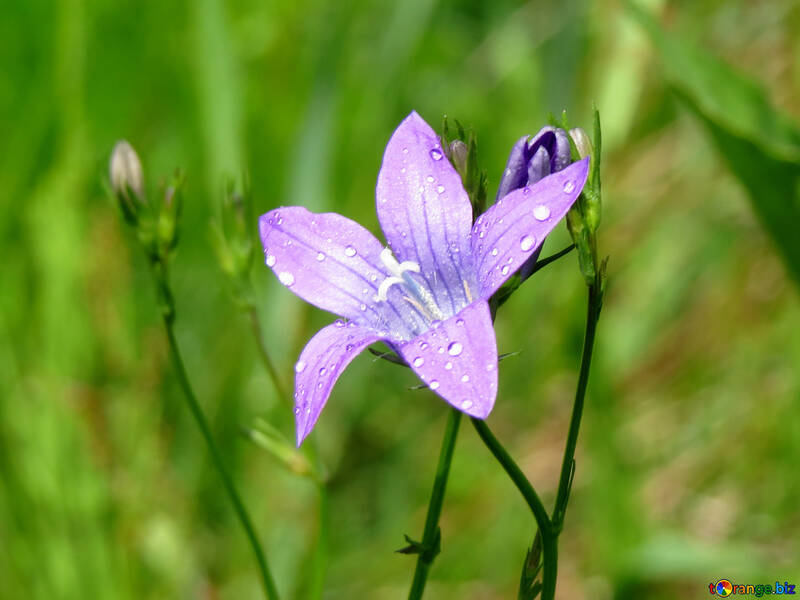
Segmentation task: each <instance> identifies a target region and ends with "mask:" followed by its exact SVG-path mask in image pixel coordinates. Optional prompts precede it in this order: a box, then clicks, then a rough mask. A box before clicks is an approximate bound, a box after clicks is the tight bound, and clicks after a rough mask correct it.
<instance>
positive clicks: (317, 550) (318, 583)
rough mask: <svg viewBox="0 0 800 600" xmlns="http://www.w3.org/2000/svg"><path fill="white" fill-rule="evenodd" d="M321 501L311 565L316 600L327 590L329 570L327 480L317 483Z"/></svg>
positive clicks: (310, 595) (312, 585) (313, 591)
mask: <svg viewBox="0 0 800 600" xmlns="http://www.w3.org/2000/svg"><path fill="white" fill-rule="evenodd" d="M317 495H318V502H319V522H318V524H317V527H318V528H319V529H318V531H317V543H316V545H315V546H314V556H313V558H312V567H311V569H312V570H311V593H310V594H309V597H310V598H312V599H314V600H319V599H320V598H322V594H323V592H324V591H325V574H326V572H327V570H328V540H329V530H330V505H329V502H328V488H327V487H326V486H325V482H323V481H320V482H319V483H318V484H317Z"/></svg>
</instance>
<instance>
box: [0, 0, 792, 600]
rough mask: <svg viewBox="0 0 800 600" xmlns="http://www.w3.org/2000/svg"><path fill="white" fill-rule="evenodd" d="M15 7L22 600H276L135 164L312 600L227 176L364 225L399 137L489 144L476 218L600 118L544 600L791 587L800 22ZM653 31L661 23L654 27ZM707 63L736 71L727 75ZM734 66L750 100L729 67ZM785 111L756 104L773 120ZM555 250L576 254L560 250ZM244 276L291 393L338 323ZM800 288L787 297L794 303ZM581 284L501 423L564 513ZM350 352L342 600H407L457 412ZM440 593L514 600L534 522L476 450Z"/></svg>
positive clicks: (765, 9)
mask: <svg viewBox="0 0 800 600" xmlns="http://www.w3.org/2000/svg"><path fill="white" fill-rule="evenodd" d="M645 4H646V7H645V10H646V11H647V14H651V15H653V20H648V18H647V17H646V16H645V17H643V16H642V15H639V13H638V12H637V11H635V10H633V9H632V8H630V7H627V6H626V5H625V4H623V3H619V2H615V1H611V0H596V1H590V0H563V1H561V2H557V3H551V2H530V3H525V4H523V3H519V2H511V1H508V0H496V1H493V2H480V1H478V0H472V1H466V2H449V1H442V2H436V1H435V0H405V1H404V2H393V1H388V0H368V1H365V2H356V1H348V0H345V1H343V2H323V1H320V0H298V1H297V2H289V1H269V2H257V1H255V0H235V1H232V2H228V3H224V2H222V1H221V0H193V1H184V2H174V3H169V2H164V3H160V2H147V3H145V2H133V1H122V2H120V1H113V2H112V1H110V0H101V1H97V2H82V1H81V0H60V1H45V0H5V1H4V2H3V4H2V7H1V8H0V17H1V18H0V66H1V67H2V68H0V132H1V134H2V135H1V136H0V198H1V199H2V200H1V201H0V252H2V269H0V281H1V282H2V283H1V284H0V336H1V337H2V339H3V342H2V344H0V597H2V598H13V599H16V598H37V599H38V598H42V599H45V598H46V599H48V600H50V599H53V598H59V599H61V598H64V599H71V598H81V599H85V598H137V599H139V598H220V599H233V598H237V599H238V598H257V597H259V587H258V585H259V584H258V579H257V573H256V570H255V566H254V562H253V560H252V557H251V554H250V550H249V548H248V546H247V545H246V542H245V538H244V536H243V534H242V533H241V531H240V529H239V525H238V523H237V522H236V521H235V519H234V517H233V513H232V511H231V509H230V506H229V505H228V503H227V499H226V498H225V496H224V495H223V491H222V488H221V486H220V485H219V482H218V479H217V476H216V473H215V472H214V471H213V470H212V469H211V464H210V462H209V458H208V455H207V453H206V450H205V448H204V446H203V445H202V442H201V439H200V437H199V435H198V433H197V431H196V429H195V426H194V423H193V422H192V421H191V420H190V416H189V414H188V413H187V411H186V410H185V406H184V405H183V401H182V399H181V397H180V389H179V388H178V387H177V384H176V381H175V379H174V377H173V373H172V370H171V367H170V365H169V362H168V355H167V352H166V344H165V339H164V336H163V332H162V329H161V324H160V321H159V316H158V313H157V310H156V308H155V299H154V293H153V291H152V285H151V281H150V278H149V274H148V270H147V265H146V262H145V260H144V259H143V256H142V255H141V252H140V251H139V248H138V247H137V245H136V243H135V240H134V239H133V238H132V236H131V235H130V234H129V232H128V231H127V230H126V228H125V227H124V226H123V224H122V220H121V218H120V216H119V212H118V209H117V207H116V206H114V204H113V203H111V202H110V201H109V200H108V199H107V198H106V196H105V195H104V192H103V187H102V181H103V178H104V177H105V171H106V165H107V159H108V154H109V152H110V150H111V147H112V145H113V143H114V141H115V140H117V139H118V138H121V137H125V138H127V139H129V140H130V141H131V143H132V144H133V145H134V146H135V147H136V148H137V149H138V151H139V153H140V155H141V156H142V159H143V162H144V166H145V172H146V174H147V175H148V177H149V180H150V184H151V187H153V188H154V187H155V184H156V181H157V180H158V178H159V177H160V176H164V175H167V174H168V173H170V172H171V170H172V169H174V168H175V167H176V166H181V167H183V168H184V169H185V170H186V172H187V174H188V179H189V188H188V192H187V196H186V204H185V210H184V219H183V222H182V227H181V229H182V239H181V242H180V246H179V249H178V253H177V255H176V258H175V260H174V262H173V267H172V275H173V281H174V287H175V294H176V302H177V309H178V320H177V330H178V331H177V332H178V337H179V340H180V343H181V345H182V347H183V350H184V353H185V357H186V362H187V367H188V370H189V372H190V375H191V377H192V379H193V383H194V385H195V388H196V390H197V392H198V395H199V396H200V399H201V402H202V403H203V405H204V407H205V409H206V411H207V413H208V415H209V417H210V418H211V420H212V421H213V428H214V431H215V435H216V436H217V439H218V440H219V441H220V444H221V445H222V446H223V449H224V451H225V456H226V460H227V461H228V463H229V464H230V465H231V468H232V470H233V471H234V475H235V479H236V481H237V483H238V485H239V488H240V490H241V492H242V493H243V495H244V496H245V500H246V503H247V505H248V506H249V507H250V509H251V511H252V513H253V516H254V519H255V521H256V526H257V529H258V531H259V533H260V535H261V537H262V539H263V541H264V544H265V546H266V549H267V552H268V555H269V558H270V561H271V563H272V566H273V570H274V572H275V575H276V579H277V580H278V583H279V587H280V589H281V591H282V592H283V594H284V596H285V597H286V598H303V597H306V591H307V588H308V578H309V576H308V563H309V560H310V559H309V553H310V549H311V547H312V545H313V544H314V540H315V536H316V532H317V521H316V519H317V517H316V514H317V508H316V493H315V488H314V486H313V484H312V483H311V482H309V481H308V480H307V479H303V478H300V477H298V476H296V475H294V474H292V473H289V472H287V471H286V469H285V468H284V467H283V466H282V465H281V464H280V463H279V462H278V461H276V460H275V459H274V458H273V457H272V456H271V455H270V454H268V453H266V452H265V451H264V450H263V449H261V448H260V447H258V446H256V445H254V444H253V443H252V442H250V441H249V440H248V439H246V438H244V437H243V436H242V435H241V434H240V426H242V425H250V424H252V423H253V422H254V420H255V419H256V417H258V416H266V417H267V418H268V419H269V420H270V421H272V422H273V423H275V424H276V426H278V427H279V428H280V429H281V430H283V431H284V432H285V433H286V434H287V436H290V437H291V424H290V414H289V409H288V408H286V407H285V404H283V401H282V399H280V398H278V397H276V394H275V392H274V391H273V387H272V386H271V384H270V382H269V380H268V379H267V377H266V375H265V371H264V369H263V367H262V365H261V364H260V362H259V360H258V356H257V353H256V347H255V344H254V342H253V340H252V336H251V335H250V331H249V328H248V322H247V319H246V316H245V315H243V314H242V313H241V312H240V311H239V310H237V308H236V307H235V306H234V304H233V302H232V300H231V295H230V293H229V290H228V287H227V284H226V281H225V278H224V277H223V276H222V274H221V272H220V269H219V268H218V266H217V263H216V260H215V256H214V253H213V251H212V248H211V244H210V242H209V222H210V219H211V218H212V217H213V216H214V215H215V214H216V213H217V212H218V210H219V209H218V206H219V201H220V198H221V194H222V181H223V177H224V175H225V174H230V173H233V174H236V173H239V172H241V171H242V170H243V169H244V170H246V171H247V172H248V173H249V174H250V178H251V181H252V189H253V195H254V198H255V203H256V208H257V211H258V212H259V213H261V212H265V211H266V210H268V209H270V208H273V207H275V206H278V205H282V204H302V205H304V206H307V207H309V208H312V209H314V210H335V211H338V212H341V213H343V214H345V215H348V216H350V217H353V218H355V219H357V220H359V221H361V222H362V223H365V224H366V225H367V226H368V227H369V228H370V229H372V230H373V231H375V232H377V231H378V228H377V221H376V217H375V214H374V208H373V203H374V197H373V194H374V185H375V179H376V175H377V171H378V167H379V164H380V160H381V156H382V151H383V147H384V145H385V143H386V141H387V140H388V138H389V136H390V134H391V132H392V131H393V129H394V127H395V126H396V125H397V124H398V123H399V122H400V120H401V119H402V118H403V117H404V116H405V115H406V114H407V113H408V112H409V111H410V110H412V109H416V110H418V111H419V112H420V113H421V114H422V115H423V117H424V118H426V119H427V120H428V121H429V122H430V123H432V124H433V125H434V126H436V127H437V128H438V124H439V123H440V120H441V117H442V115H443V114H444V113H446V114H448V115H449V116H454V117H457V118H459V119H461V120H462V121H464V122H466V123H469V124H471V125H472V126H473V127H474V130H475V131H476V133H477V135H478V140H479V144H480V147H479V149H480V154H481V158H482V162H483V164H484V166H485V168H486V169H487V171H488V174H489V180H490V194H493V193H494V190H495V189H496V185H497V182H498V175H499V173H500V172H501V169H502V168H503V165H504V163H505V159H506V154H507V152H508V149H509V148H510V146H511V144H512V143H513V142H514V141H515V140H516V139H517V138H518V137H519V136H520V135H522V134H524V133H535V132H536V131H537V130H538V129H539V127H540V126H541V125H543V124H545V121H546V117H547V113H548V112H554V113H559V112H560V111H561V110H562V109H566V110H568V111H569V115H570V118H571V121H572V123H573V124H575V125H584V126H586V127H587V128H588V126H590V122H589V118H590V115H591V103H592V101H593V100H595V101H596V102H597V103H598V106H599V109H600V111H601V115H602V118H603V125H604V142H605V144H604V150H605V152H604V160H603V165H604V171H603V177H604V192H605V193H604V201H605V212H604V217H603V219H604V220H603V224H602V228H601V230H600V244H601V248H602V251H603V252H604V253H607V254H609V255H610V256H611V259H610V262H609V290H608V295H607V299H606V305H605V310H604V313H603V315H602V318H601V322H600V329H599V338H598V343H597V350H596V362H595V365H594V369H593V372H592V380H591V384H590V391H589V397H588V403H587V409H586V414H585V416H584V426H583V430H582V432H581V439H580V443H579V447H578V455H577V475H576V480H575V485H574V488H573V495H572V501H571V506H570V511H569V514H568V515H567V523H566V528H565V530H564V532H563V535H562V537H561V544H560V546H561V555H560V560H559V563H560V565H559V566H560V573H559V575H560V577H559V588H558V597H560V598H565V599H566V598H569V599H582V598H586V599H592V600H603V599H612V598H614V599H623V598H663V599H668V598H699V597H706V596H707V595H708V587H707V586H708V583H709V582H711V581H716V580H717V579H719V578H723V577H724V578H728V579H731V580H733V581H734V583H770V582H773V583H774V582H775V581H776V580H780V581H784V580H788V581H789V582H793V583H797V584H800V581H798V579H800V546H798V543H797V540H798V539H800V510H799V509H798V498H800V477H798V468H797V464H798V460H799V459H800V419H799V418H798V416H797V415H798V409H800V372H799V371H800V369H798V365H800V304H799V303H798V294H797V279H798V276H800V268H798V264H800V249H799V246H798V244H800V235H798V234H797V228H798V227H800V218H796V217H797V215H798V211H800V202H798V196H800V185H798V173H799V172H800V158H799V157H800V141H799V140H800V134H798V131H797V126H796V124H795V123H796V122H797V120H800V5H799V4H798V2H797V1H796V0H794V1H793V0H771V1H770V2H748V1H745V0H709V1H705V2H694V1H691V0H680V1H677V0H676V1H667V0H648V2H646V3H645ZM637 15H639V16H638V17H637ZM712 56H715V57H717V58H712ZM720 60H721V61H725V62H726V63H728V64H732V65H735V66H736V70H737V72H738V73H740V74H743V75H742V77H743V78H742V77H740V76H739V75H736V74H734V73H733V72H732V71H731V70H730V69H729V68H728V67H726V66H724V64H722V63H720V62H718V61H720ZM762 91H763V94H762ZM566 243H567V235H566V232H565V231H564V230H563V227H561V228H559V232H558V233H557V234H556V235H553V236H551V239H550V240H549V241H548V243H547V247H546V249H545V255H546V254H548V253H550V252H552V251H555V250H558V249H560V248H561V247H563V245H565V244H566ZM258 263H259V264H257V265H256V267H255V268H254V269H253V277H254V282H255V285H256V288H257V290H258V294H259V299H258V307H259V312H260V315H261V318H262V321H263V330H264V334H265V336H266V339H267V345H268V346H269V349H270V352H271V353H272V355H273V356H274V358H275V361H276V363H277V364H278V367H279V369H280V372H281V373H282V374H283V376H284V378H285V382H286V383H287V384H288V382H289V381H290V378H291V365H292V364H293V363H294V361H295V360H296V356H297V354H298V353H299V350H300V348H302V345H303V343H304V342H305V340H307V339H308V337H310V335H311V334H312V333H313V332H314V331H315V330H316V329H317V328H318V327H320V326H322V325H324V324H326V323H328V322H330V320H331V317H330V315H327V314H323V313H321V312H320V311H317V310H315V309H312V308H310V307H308V306H306V305H304V304H303V303H302V302H301V301H299V300H298V299H296V298H295V297H294V296H292V295H291V294H287V293H286V292H285V290H284V289H283V288H282V286H280V285H279V284H278V283H277V281H275V280H274V277H273V276H272V275H271V274H270V273H269V272H268V270H267V269H266V268H265V267H263V265H262V264H261V263H260V261H258ZM793 274H794V275H793ZM584 307H585V288H584V284H583V281H582V278H581V276H580V274H579V271H578V268H577V263H576V259H575V256H574V255H570V256H569V257H568V258H567V259H564V260H562V261H560V262H558V263H556V264H555V265H553V266H551V267H548V268H547V269H545V270H544V271H542V272H541V273H540V274H537V276H536V277H535V278H534V279H532V280H530V281H529V283H528V284H527V285H525V287H524V288H523V289H522V290H521V291H520V292H519V293H517V294H516V295H515V296H514V297H513V299H512V300H511V301H510V302H509V303H508V304H507V305H506V306H505V307H504V309H503V310H502V311H501V313H500V315H499V318H498V320H497V333H498V342H499V349H500V351H501V352H510V351H521V354H520V355H518V356H515V357H513V358H509V359H508V360H506V361H504V362H503V363H502V365H501V372H500V397H499V399H498V402H497V405H496V407H495V410H494V412H493V413H492V415H491V417H490V419H489V423H490V425H491V426H492V427H493V429H494V430H495V431H496V433H497V434H498V436H499V437H500V438H501V439H502V440H503V441H504V442H505V443H506V444H507V447H508V449H509V450H510V452H511V453H512V454H513V455H514V456H515V457H517V459H518V460H519V462H520V464H521V466H522V467H523V468H524V470H525V472H526V474H527V475H528V476H529V477H530V478H531V480H532V481H533V483H534V485H535V486H536V487H537V489H538V490H539V492H540V494H541V495H542V496H543V499H544V500H545V502H546V504H548V506H549V505H551V503H552V501H553V499H554V498H553V496H554V492H555V488H556V483H557V477H558V469H559V466H560V457H561V453H562V450H563V442H564V437H565V434H566V429H567V420H568V418H569V412H570V409H571V402H572V394H573V393H574V385H575V382H576V375H577V366H578V361H579V353H580V343H581V336H582V328H583V318H584V310H585V308H584ZM415 384H416V380H415V378H414V377H413V376H412V375H411V374H410V373H409V372H407V371H406V370H404V369H401V368H397V367H395V366H393V365H390V364H388V363H385V362H383V361H377V362H376V361H375V360H373V359H372V357H370V356H369V355H364V356H362V357H361V358H359V359H358V360H356V361H355V362H354V364H353V365H352V366H351V367H350V368H349V369H348V370H347V372H346V373H345V374H344V376H343V377H342V378H341V379H340V381H339V383H338V385H337V387H336V389H335V391H334V394H333V396H332V398H331V401H330V403H329V404H328V407H327V408H326V410H325V412H324V413H323V416H322V418H321V420H320V422H319V424H318V427H317V432H318V434H317V437H318V440H319V445H320V448H321V455H322V460H323V462H324V464H325V467H326V469H327V470H328V473H329V475H330V486H329V487H330V498H331V500H330V508H331V540H330V541H331V552H330V557H329V570H328V577H327V585H326V592H325V595H324V597H325V598H330V599H353V598H369V599H372V598H375V599H379V600H380V599H384V598H386V599H389V598H400V597H405V594H406V593H407V586H408V584H409V583H410V579H411V574H412V571H413V562H414V559H413V557H407V556H403V555H399V554H394V553H393V551H394V550H395V549H397V548H400V547H401V546H402V545H404V542H403V538H402V535H403V533H408V534H410V535H411V536H412V537H418V536H419V535H420V533H421V531H422V525H423V520H424V515H425V509H426V503H427V498H428V494H429V490H430V486H431V484H432V480H433V474H434V470H435V461H436V457H437V453H438V448H439V444H440V440H441V435H442V431H443V429H444V423H445V418H446V414H447V410H446V407H445V405H444V403H442V402H440V401H438V400H437V399H436V397H435V396H434V395H433V394H431V393H430V392H427V391H419V392H410V391H407V388H408V387H410V386H412V385H415ZM451 475H452V476H451V481H450V486H449V489H448V494H447V497H446V500H445V506H444V514H443V517H442V532H443V544H442V546H443V551H442V554H441V555H440V556H439V557H438V559H437V561H436V563H435V566H434V568H433V571H432V574H431V581H430V583H429V585H428V590H427V592H428V593H427V596H426V597H427V598H431V599H437V598H439V599H451V598H458V599H466V600H469V599H494V598H515V597H516V585H517V581H518V577H519V569H520V566H521V561H522V559H523V556H524V551H525V548H526V545H528V544H530V541H531V539H532V534H533V521H532V518H531V517H530V514H529V513H528V511H527V508H526V507H525V505H524V503H523V502H522V500H521V498H520V497H519V495H518V493H517V491H516V490H515V489H514V488H513V486H512V485H511V484H510V482H509V481H508V480H507V479H506V477H505V475H504V474H503V473H502V472H501V470H500V469H499V468H498V467H497V465H496V464H495V463H494V462H493V460H492V459H491V457H490V456H489V454H488V452H487V451H486V449H485V448H484V447H483V446H482V445H481V443H480V441H479V440H478V438H477V436H476V435H475V432H474V431H473V430H472V428H471V427H468V426H467V424H464V425H463V426H462V431H461V434H460V438H459V440H458V445H457V448H456V455H455V460H454V463H453V468H452V474H451Z"/></svg>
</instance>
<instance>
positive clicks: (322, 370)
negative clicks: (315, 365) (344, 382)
mask: <svg viewBox="0 0 800 600" xmlns="http://www.w3.org/2000/svg"><path fill="white" fill-rule="evenodd" d="M327 372H328V369H326V368H325V367H322V368H321V369H320V370H319V376H320V377H322V376H323V375H325V373H327Z"/></svg>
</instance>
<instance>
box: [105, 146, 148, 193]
mask: <svg viewBox="0 0 800 600" xmlns="http://www.w3.org/2000/svg"><path fill="white" fill-rule="evenodd" d="M108 177H109V179H110V180H111V187H112V188H113V190H114V192H116V193H117V194H127V193H128V190H132V191H133V192H134V193H135V194H136V195H137V196H138V197H139V198H140V199H141V198H143V197H144V177H143V176H142V163H141V161H140V160H139V156H138V155H137V154H136V150H134V149H133V147H132V146H131V145H130V144H129V143H128V142H126V141H125V140H120V141H118V142H117V143H116V144H114V149H113V150H112V151H111V160H110V161H109V164H108Z"/></svg>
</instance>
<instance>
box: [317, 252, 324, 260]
mask: <svg viewBox="0 0 800 600" xmlns="http://www.w3.org/2000/svg"><path fill="white" fill-rule="evenodd" d="M317 260H318V261H319V262H322V261H323V260H325V255H324V254H323V253H322V252H317Z"/></svg>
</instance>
